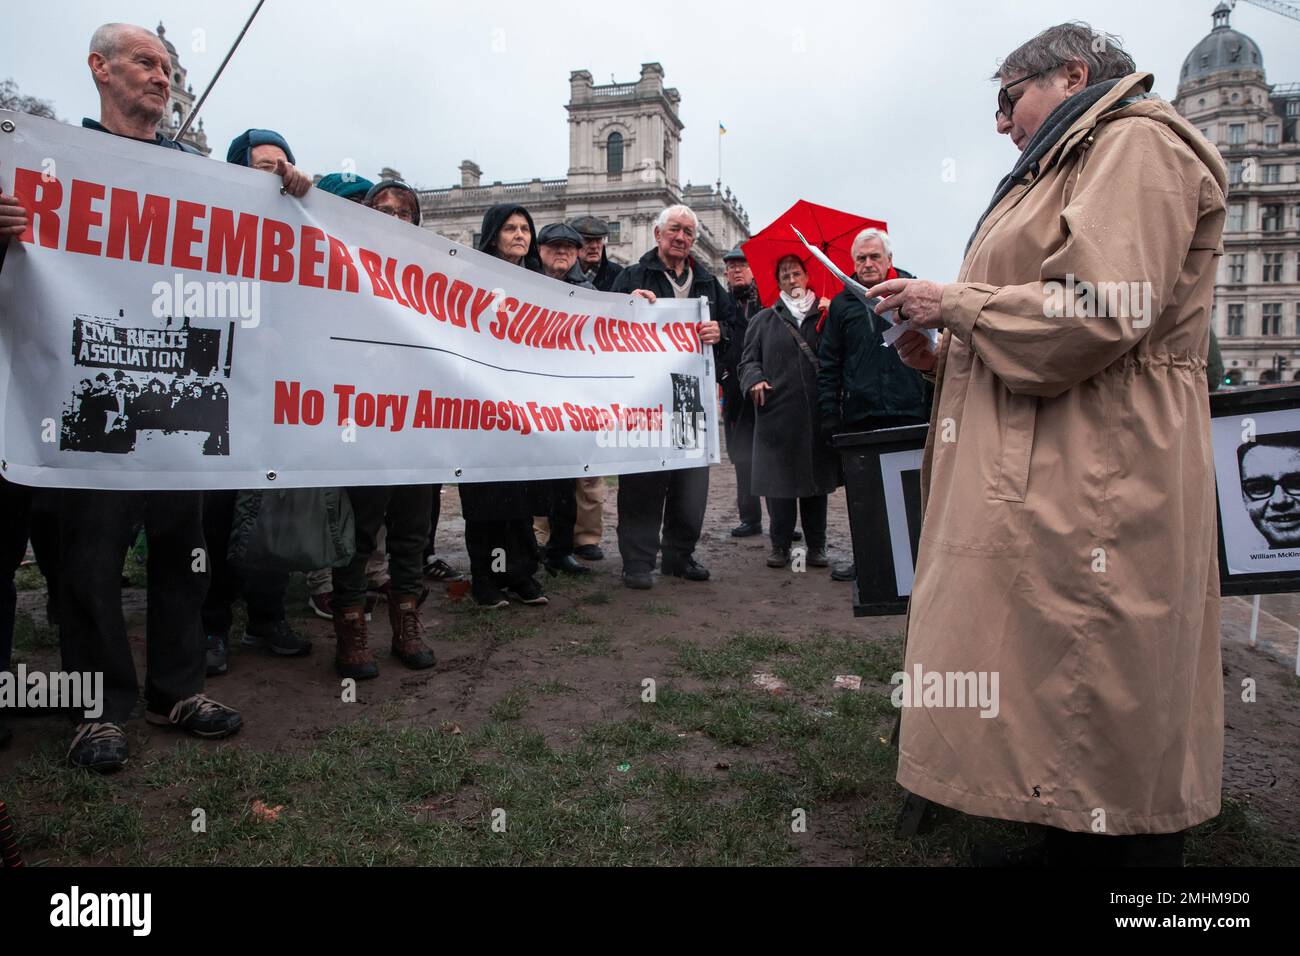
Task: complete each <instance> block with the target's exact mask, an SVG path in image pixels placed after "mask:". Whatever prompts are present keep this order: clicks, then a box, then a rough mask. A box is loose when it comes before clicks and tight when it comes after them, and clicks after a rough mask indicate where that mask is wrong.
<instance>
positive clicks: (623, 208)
mask: <svg viewBox="0 0 1300 956" xmlns="http://www.w3.org/2000/svg"><path fill="white" fill-rule="evenodd" d="M680 103H681V94H679V93H678V92H677V90H675V89H672V88H671V87H666V86H664V70H663V67H662V66H660V65H659V64H658V63H644V64H642V65H641V78H640V79H639V80H637V81H636V82H633V83H609V84H606V85H603V86H597V85H595V84H594V83H593V82H592V78H591V74H590V73H589V72H588V71H586V70H575V71H574V72H573V73H571V74H570V75H569V102H568V105H567V107H566V108H567V109H568V112H569V169H568V172H567V174H566V175H565V176H564V177H563V178H555V179H531V180H524V181H521V182H511V183H503V182H500V181H497V182H493V183H490V184H485V183H484V182H483V171H482V170H481V169H480V168H479V166H478V165H477V164H476V163H474V162H472V161H470V160H468V159H467V160H465V161H464V162H462V163H461V164H460V183H459V184H458V185H455V186H449V187H447V188H444V189H427V190H421V191H420V206H421V215H422V224H423V225H424V226H425V227H426V228H429V229H433V230H435V231H436V232H438V233H439V234H440V235H443V236H446V237H447V238H449V239H453V240H455V241H457V242H460V243H464V244H466V245H476V244H477V242H478V230H479V226H480V225H481V223H482V220H483V212H484V211H485V210H486V209H487V208H488V207H489V206H491V205H494V204H496V203H501V202H516V203H519V204H520V205H522V206H525V207H527V209H528V211H529V212H530V213H532V216H533V221H534V222H535V223H536V225H537V228H538V229H541V228H542V226H544V225H546V224H548V223H552V222H558V221H560V220H570V219H574V218H576V217H578V216H596V217H597V218H599V219H602V220H604V221H605V222H607V223H609V228H610V237H609V247H608V249H609V256H610V258H611V259H613V260H615V261H616V262H620V263H624V264H626V263H629V262H632V261H634V260H635V259H637V258H639V257H640V256H641V255H642V253H644V252H645V251H646V250H647V249H649V248H650V247H651V246H652V245H654V232H653V226H654V220H655V217H656V216H657V215H659V213H660V211H661V210H663V209H664V208H665V207H666V206H670V205H673V204H675V203H685V204H686V205H688V206H690V207H691V208H692V209H693V210H695V213H696V215H698V216H699V218H700V234H699V236H698V238H697V239H696V243H695V255H696V256H698V257H699V258H700V259H701V261H703V262H704V263H706V264H707V265H708V266H709V267H710V268H712V269H714V270H717V272H718V274H719V275H720V274H721V268H722V254H723V253H724V252H726V251H727V250H728V249H731V248H732V247H733V246H736V245H738V244H740V243H741V242H744V241H745V240H746V239H748V238H749V235H750V232H749V216H748V215H747V214H746V213H745V210H744V207H742V206H741V205H740V202H739V200H737V199H736V197H735V196H733V195H732V193H731V190H730V189H726V190H723V188H722V185H721V183H718V184H716V186H707V185H691V184H690V183H687V184H686V185H685V186H682V185H681V184H680V177H679V175H678V157H679V156H680V154H681V139H682V129H683V126H682V121H681V118H680V117H679V116H678V106H679V104H680Z"/></svg>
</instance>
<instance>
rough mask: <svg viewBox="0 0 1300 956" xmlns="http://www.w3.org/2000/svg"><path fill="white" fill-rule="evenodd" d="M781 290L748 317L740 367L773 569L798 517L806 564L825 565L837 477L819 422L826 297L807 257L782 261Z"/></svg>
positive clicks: (785, 556)
mask: <svg viewBox="0 0 1300 956" xmlns="http://www.w3.org/2000/svg"><path fill="white" fill-rule="evenodd" d="M776 281H777V285H778V286H779V287H780V289H781V294H780V296H779V297H778V298H777V301H776V302H775V303H774V304H773V305H772V307H771V308H770V309H764V310H763V311H762V312H760V313H758V315H756V316H754V318H753V319H751V320H750V322H749V327H748V328H747V329H746V332H745V348H744V351H743V352H742V353H741V357H740V364H739V366H738V367H737V371H738V373H739V375H740V388H741V391H742V392H743V393H744V394H745V395H748V396H749V397H750V399H751V400H752V401H753V403H754V412H755V416H754V417H755V421H754V448H753V468H752V475H753V477H752V479H751V486H750V490H751V492H752V493H753V494H755V495H760V496H762V497H764V498H766V499H767V511H768V517H769V535H770V538H771V542H772V551H771V553H770V554H769V555H768V558H767V566H768V567H769V568H783V567H785V566H786V565H788V564H789V563H790V545H791V542H792V541H793V538H794V526H795V519H796V517H798V520H799V523H800V524H801V525H802V526H803V533H804V538H805V540H806V541H807V545H808V555H807V563H808V564H809V565H810V566H812V567H815V568H824V567H826V566H827V564H828V563H829V561H828V560H827V557H826V496H827V495H829V494H830V493H831V492H832V491H834V490H835V488H836V485H837V484H838V481H837V477H838V468H837V464H838V463H837V462H836V460H835V457H834V453H833V452H831V451H830V450H829V449H828V448H827V447H826V443H825V442H823V441H822V440H821V437H820V429H819V428H818V424H817V372H818V361H817V348H818V345H819V342H818V338H819V335H820V332H821V322H822V318H823V316H824V315H825V308H826V303H825V301H824V300H823V301H822V302H818V300H817V294H816V293H815V292H813V291H812V289H810V288H809V287H808V272H807V270H806V269H805V268H804V264H803V261H802V260H801V259H800V258H799V257H798V256H794V255H790V256H785V257H784V258H782V259H781V260H780V261H779V262H778V263H777V264H776Z"/></svg>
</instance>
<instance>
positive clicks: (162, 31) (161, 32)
mask: <svg viewBox="0 0 1300 956" xmlns="http://www.w3.org/2000/svg"><path fill="white" fill-rule="evenodd" d="M155 32H156V33H157V34H158V39H159V40H162V43H163V46H165V47H166V48H167V52H168V53H170V54H171V58H172V60H175V59H176V44H174V43H172V41H171V40H169V39H167V28H166V27H164V26H163V25H162V23H161V22H160V23H159V24H158V29H157V30H156V31H155Z"/></svg>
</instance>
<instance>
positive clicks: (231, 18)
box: [0, 0, 1300, 280]
mask: <svg viewBox="0 0 1300 956" xmlns="http://www.w3.org/2000/svg"><path fill="white" fill-rule="evenodd" d="M1298 2H1300V0H1298ZM1214 6H1215V4H1214V2H1212V0H1141V2H1138V0H1039V2H1027V0H981V2H957V0H896V2H892V3H884V2H880V0H855V2H840V3H822V2H813V0H801V2H798V3H791V2H788V0H785V2H754V0H746V2H731V0H726V2H719V0H708V2H703V3H691V4H685V5H683V4H664V5H647V4H639V3H628V2H599V0H597V2H592V0H588V2H585V3H582V4H573V5H565V4H562V3H537V2H535V0H531V2H529V0H509V2H505V0H499V2H476V3H441V2H437V3H435V2H414V0H407V2H399V0H367V2H364V3H359V2H355V0H352V2H341V0H311V2H306V0H267V3H266V5H265V6H264V7H263V9H262V12H261V13H260V14H259V16H258V18H257V20H256V21H255V22H254V24H253V27H252V29H251V30H250V31H249V34H248V36H247V37H246V38H245V40H244V43H243V45H242V46H241V47H240V49H239V51H238V52H237V53H236V54H235V58H234V59H233V60H232V61H231V64H230V66H229V67H228V68H227V70H226V74H225V76H224V77H223V78H222V80H221V82H220V83H219V84H218V85H217V87H216V89H215V91H214V92H213V94H212V96H211V97H210V98H209V100H208V103H207V105H206V106H205V107H204V110H203V113H202V114H201V115H202V116H203V117H204V118H205V124H204V125H205V129H206V131H207V133H208V139H209V143H210V144H211V145H212V146H213V156H214V157H216V158H224V156H225V151H226V147H227V145H228V144H229V142H230V140H231V138H233V137H234V136H235V135H236V134H238V133H240V132H241V131H243V130H244V129H246V128H247V127H249V126H261V127H269V128H272V129H276V130H279V131H280V132H282V133H283V134H284V135H285V136H286V137H287V138H288V140H289V142H290V144H291V145H292V146H293V149H294V152H295V153H296V154H297V158H298V161H299V165H300V166H301V167H303V168H304V169H305V170H306V171H308V172H310V173H325V172H330V171H334V170H338V169H339V168H340V167H341V165H342V163H343V162H344V160H345V159H348V158H351V159H352V160H354V161H355V163H356V169H357V171H358V172H359V173H360V174H362V175H364V176H368V177H369V176H373V175H374V173H375V172H377V171H378V170H379V169H380V167H382V166H385V165H388V166H392V167H394V168H396V169H398V170H399V171H401V173H402V174H403V175H404V176H405V177H406V178H407V179H408V180H410V181H411V182H412V183H414V184H416V185H418V186H423V187H434V186H448V185H452V184H453V183H456V182H459V173H458V172H457V166H458V164H459V163H460V161H461V160H462V159H465V158H471V159H474V160H475V161H476V162H478V163H479V165H480V166H482V168H483V176H484V180H485V181H486V182H491V181H493V180H497V179H499V180H502V181H506V182H508V181H510V180H515V179H530V178H532V177H534V176H540V177H543V178H551V177H562V176H564V175H565V172H566V170H567V168H568V125H567V123H566V117H567V115H568V114H567V113H566V111H565V109H564V104H565V103H566V102H567V100H568V96H569V72H570V71H571V70H576V69H588V70H590V71H591V73H592V76H593V77H594V78H595V81H596V82H597V83H608V82H609V81H610V79H611V77H614V78H617V80H618V81H620V82H630V81H634V80H636V79H637V77H638V75H639V70H640V64H641V63H642V62H648V61H657V62H659V63H661V64H663V67H664V70H665V74H666V76H665V81H666V82H667V83H668V85H670V86H674V87H676V88H677V89H678V90H679V91H680V92H681V95H682V102H681V118H682V120H683V122H684V123H685V124H686V129H685V132H684V133H683V141H682V150H681V174H682V178H683V180H684V181H685V180H689V181H691V182H696V183H699V182H709V183H711V182H713V181H714V180H715V179H716V178H717V171H718V136H717V129H718V122H719V121H721V122H722V123H724V124H725V125H726V127H727V135H726V137H725V138H724V140H723V156H722V178H723V183H724V185H726V186H730V187H731V188H732V190H733V191H734V193H735V194H736V195H737V196H738V197H739V199H740V201H741V202H742V203H743V204H744V206H745V208H746V210H747V211H748V212H749V216H750V222H751V225H752V226H753V227H754V229H755V231H757V229H759V228H761V227H762V226H763V225H765V224H766V223H768V222H769V221H771V219H773V218H774V217H775V216H777V215H778V214H779V213H781V212H782V211H783V210H784V209H786V208H787V207H788V206H789V205H790V204H791V203H793V202H794V201H795V200H796V199H800V198H802V199H808V200H810V201H812V202H817V203H822V204H824V205H828V206H835V207H838V208H841V209H846V210H850V211H854V212H859V213H862V214H863V215H867V216H872V217H875V218H879V219H885V220H887V221H888V222H889V224H890V232H891V234H892V235H893V238H894V242H895V246H896V254H895V260H896V263H897V264H898V265H899V266H901V267H903V268H907V269H909V270H911V271H913V272H915V273H917V274H920V275H923V276H926V277H929V278H934V279H938V280H949V279H952V278H953V277H954V276H955V274H956V271H957V268H958V266H959V265H960V261H961V253H962V248H963V246H964V244H965V241H966V237H967V235H968V234H969V232H970V230H971V227H972V226H973V225H974V223H975V220H976V219H977V218H978V216H979V214H980V213H981V212H982V211H983V209H984V206H985V204H986V203H987V201H988V199H989V197H990V196H991V194H992V191H993V188H994V185H995V184H996V182H997V180H998V179H999V178H1000V177H1001V176H1002V175H1003V174H1005V173H1006V172H1007V170H1008V169H1010V167H1011V165H1012V163H1013V161H1014V159H1015V155H1016V154H1015V150H1014V147H1013V146H1012V145H1011V143H1010V141H1009V140H1007V139H1005V138H1004V137H1000V136H998V135H997V134H996V132H995V131H994V128H993V111H994V109H995V108H996V88H995V86H994V85H993V84H992V83H990V82H989V81H988V80H987V77H988V75H989V74H990V73H991V72H992V71H993V69H994V68H995V67H996V65H997V62H998V60H999V58H1000V57H1002V56H1005V55H1006V54H1007V53H1008V52H1010V51H1011V50H1012V49H1014V48H1015V47H1016V46H1017V45H1019V44H1020V43H1021V42H1022V41H1024V40H1026V39H1028V38H1029V37H1030V36H1032V35H1033V34H1035V33H1037V32H1038V31H1039V30H1041V29H1042V28H1043V27H1045V26H1048V25H1050V24H1053V23H1059V22H1061V21H1063V20H1069V19H1082V20H1087V21H1088V22H1090V23H1091V24H1092V25H1093V26H1094V27H1097V28H1098V29H1104V30H1107V31H1110V32H1114V33H1118V34H1120V36H1121V37H1122V38H1123V40H1124V41H1125V46H1126V47H1127V49H1128V50H1129V51H1130V52H1131V53H1132V54H1133V56H1134V58H1135V59H1136V61H1137V63H1138V67H1139V68H1140V69H1143V70H1149V71H1151V72H1153V73H1155V76H1156V91H1157V92H1158V93H1160V94H1161V95H1162V96H1165V97H1166V98H1172V97H1173V94H1174V90H1175V88H1176V86H1177V77H1178V71H1179V69H1180V67H1181V65H1182V61H1183V58H1184V57H1185V56H1186V55H1187V53H1188V51H1189V50H1190V49H1191V48H1192V46H1194V45H1195V44H1196V42H1197V41H1198V40H1200V39H1201V37H1203V36H1204V35H1205V34H1206V33H1208V32H1209V30H1210V25H1211V24H1210V12H1211V10H1212V9H1213V8H1214ZM252 7H253V0H222V2H216V0H166V2H165V3H164V2H162V0H120V2H116V3H106V2H102V0H101V2H90V0H47V2H44V3H36V4H24V5H23V6H22V10H21V13H20V14H19V13H17V12H16V11H10V16H8V17H6V23H5V28H4V30H3V31H2V32H0V79H2V78H4V77H5V76H12V78H13V79H14V80H16V81H17V83H18V84H19V87H20V88H21V90H22V91H23V92H24V93H27V94H30V95H34V96H40V97H42V98H45V99H48V100H51V101H53V103H54V106H55V109H56V110H57V112H58V114H59V116H60V117H61V118H63V119H69V120H73V121H80V118H81V117H82V116H94V117H97V116H98V99H97V97H96V95H95V90H94V86H93V84H92V82H91V80H90V77H89V73H88V71H87V69H86V66H85V58H86V50H87V44H88V41H89V39H90V35H91V33H92V32H93V31H94V29H95V27H96V26H98V25H99V24H100V23H101V22H104V21H106V20H121V21H125V22H134V23H139V24H141V25H144V26H148V27H150V28H152V27H154V26H156V25H157V23H158V20H159V18H160V17H161V18H162V20H163V22H164V23H165V25H166V27H167V36H168V39H170V40H171V41H172V42H173V43H175V44H176V46H177V48H178V50H179V51H180V57H181V63H182V64H183V65H184V66H185V67H186V69H188V71H189V76H190V81H191V82H192V84H193V86H194V88H195V91H196V93H197V92H199V91H201V90H202V88H203V86H204V85H206V83H207V81H208V80H209V79H210V78H211V76H212V74H213V73H214V72H215V70H216V68H217V66H218V64H219V63H220V62H221V57H222V56H223V55H224V53H225V51H226V49H227V48H228V46H229V44H230V43H231V42H232V40H233V39H234V36H235V35H236V33H238V31H239V28H240V26H241V25H242V24H243V21H244V19H245V17H246V16H247V14H248V12H249V11H250V10H251V9H252ZM1232 22H1233V26H1234V27H1236V28H1237V29H1239V30H1241V31H1242V32H1244V33H1246V34H1248V35H1250V36H1251V37H1253V38H1254V39H1255V40H1256V42H1258V43H1259V45H1260V47H1261V49H1262V50H1263V54H1264V66H1265V69H1266V70H1267V72H1268V78H1269V80H1270V81H1271V82H1273V83H1286V82H1296V81H1300V21H1294V20H1289V19H1286V18H1284V17H1282V16H1279V15H1277V14H1275V13H1272V12H1269V11H1266V10H1261V9H1258V8H1256V7H1252V6H1250V5H1248V4H1245V3H1241V4H1239V5H1238V7H1237V9H1236V11H1235V12H1234V13H1233V20H1232ZM196 30H201V31H204V35H205V38H206V45H207V49H206V51H205V52H196V51H195V50H194V49H193V43H194V36H195V31H196ZM946 161H952V162H951V163H950V164H949V166H948V168H951V169H953V170H955V181H952V182H947V181H945V179H944V175H943V173H944V169H945V163H946ZM539 225H540V224H539Z"/></svg>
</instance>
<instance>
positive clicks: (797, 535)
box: [790, 530, 803, 541]
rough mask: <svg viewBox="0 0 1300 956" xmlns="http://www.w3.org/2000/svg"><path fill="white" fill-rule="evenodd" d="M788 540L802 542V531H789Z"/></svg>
mask: <svg viewBox="0 0 1300 956" xmlns="http://www.w3.org/2000/svg"><path fill="white" fill-rule="evenodd" d="M790 540H791V541H802V540H803V532H802V531H798V530H795V531H791V532H790Z"/></svg>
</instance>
